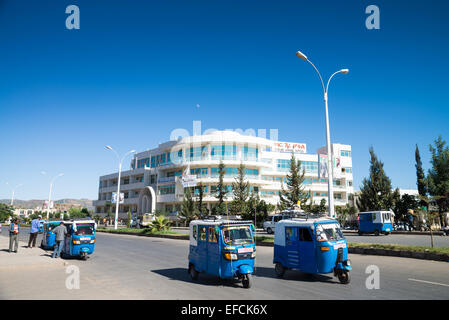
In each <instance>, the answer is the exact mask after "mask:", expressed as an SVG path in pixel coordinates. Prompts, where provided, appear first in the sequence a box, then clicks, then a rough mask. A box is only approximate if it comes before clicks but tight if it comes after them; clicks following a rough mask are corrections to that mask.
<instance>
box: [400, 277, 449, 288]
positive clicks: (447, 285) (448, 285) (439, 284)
mask: <svg viewBox="0 0 449 320" xmlns="http://www.w3.org/2000/svg"><path fill="white" fill-rule="evenodd" d="M408 280H410V281H416V282H424V283H430V284H435V285H438V286H444V287H449V284H444V283H438V282H432V281H425V280H418V279H411V278H409V279H408Z"/></svg>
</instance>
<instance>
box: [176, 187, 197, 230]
mask: <svg viewBox="0 0 449 320" xmlns="http://www.w3.org/2000/svg"><path fill="white" fill-rule="evenodd" d="M180 213H181V219H182V221H183V222H184V223H185V224H186V225H188V224H189V223H190V221H192V220H195V219H196V218H197V215H198V213H199V212H198V210H197V208H196V206H195V200H194V199H193V197H192V191H191V190H190V188H189V187H187V188H184V199H183V201H182V204H181V212H180Z"/></svg>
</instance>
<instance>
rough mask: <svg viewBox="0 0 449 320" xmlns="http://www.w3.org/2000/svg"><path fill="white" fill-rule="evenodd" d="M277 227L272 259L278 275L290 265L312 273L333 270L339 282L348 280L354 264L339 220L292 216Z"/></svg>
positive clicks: (291, 267)
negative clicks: (349, 255) (349, 257)
mask: <svg viewBox="0 0 449 320" xmlns="http://www.w3.org/2000/svg"><path fill="white" fill-rule="evenodd" d="M275 231H276V232H275V237H274V258H273V263H274V264H275V272H276V275H277V276H278V277H280V278H281V277H283V276H284V273H285V271H286V270H288V269H296V270H300V271H301V272H304V273H309V274H325V273H331V272H333V273H334V276H337V278H338V280H339V281H340V283H343V284H347V283H349V281H350V277H349V271H350V270H352V266H351V262H350V260H349V259H348V244H347V242H346V239H345V237H344V236H343V233H342V232H341V229H340V225H339V223H338V221H336V220H334V219H331V218H328V217H315V218H309V217H304V218H292V219H287V220H281V221H279V222H278V223H277V224H276V230H275Z"/></svg>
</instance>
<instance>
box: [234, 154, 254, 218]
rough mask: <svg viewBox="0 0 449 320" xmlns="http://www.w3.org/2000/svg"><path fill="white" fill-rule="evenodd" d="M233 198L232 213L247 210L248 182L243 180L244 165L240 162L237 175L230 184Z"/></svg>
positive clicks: (240, 212)
mask: <svg viewBox="0 0 449 320" xmlns="http://www.w3.org/2000/svg"><path fill="white" fill-rule="evenodd" d="M232 192H233V200H232V203H231V206H230V208H231V210H230V211H231V213H232V214H236V215H237V214H242V213H245V212H246V211H247V201H248V197H249V182H248V181H245V166H244V165H243V163H240V166H239V168H238V173H237V177H235V182H234V183H233V184H232Z"/></svg>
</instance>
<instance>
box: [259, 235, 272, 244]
mask: <svg viewBox="0 0 449 320" xmlns="http://www.w3.org/2000/svg"><path fill="white" fill-rule="evenodd" d="M256 242H259V243H260V242H266V243H270V242H271V243H273V242H274V238H273V237H267V236H256Z"/></svg>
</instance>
